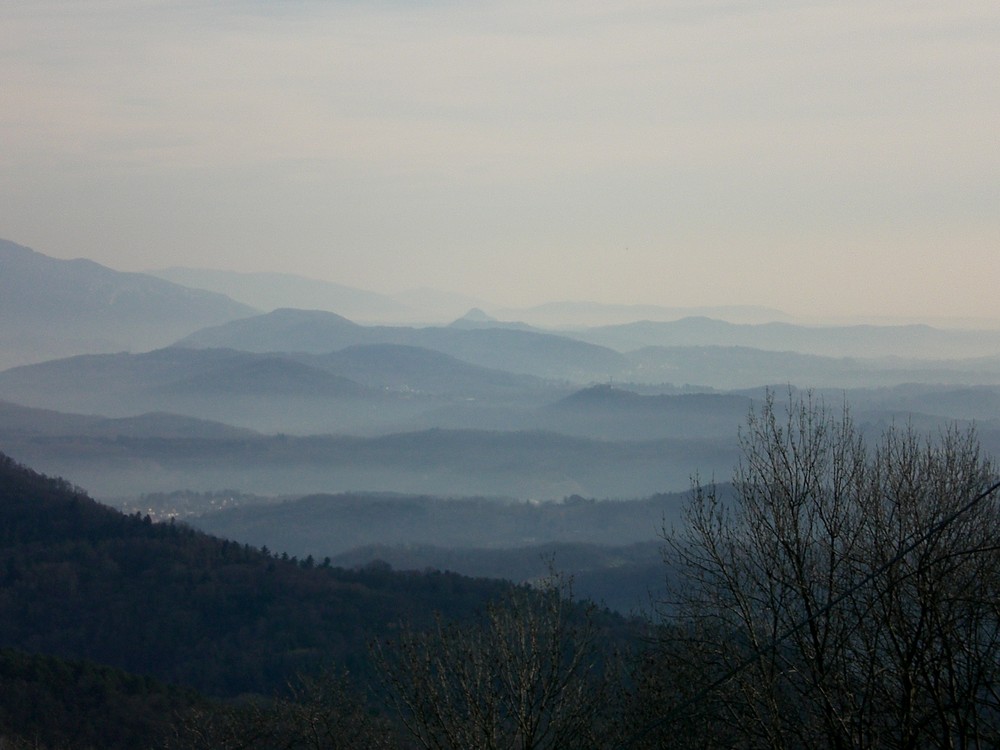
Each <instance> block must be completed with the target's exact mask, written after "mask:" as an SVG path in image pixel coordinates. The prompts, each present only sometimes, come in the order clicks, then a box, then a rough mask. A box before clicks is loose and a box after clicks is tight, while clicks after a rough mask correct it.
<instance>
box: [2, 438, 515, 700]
mask: <svg viewBox="0 0 1000 750" xmlns="http://www.w3.org/2000/svg"><path fill="white" fill-rule="evenodd" d="M386 567H387V566H386ZM506 585H507V584H504V583H501V582H498V581H488V580H476V579H470V578H465V577H462V576H458V575H454V574H449V573H437V572H429V573H425V574H402V573H394V572H392V571H391V570H388V569H386V568H385V567H379V566H371V567H369V568H367V569H365V570H361V571H346V570H342V569H337V568H331V567H329V566H328V565H323V564H322V563H318V562H316V561H313V560H311V559H307V560H304V561H297V560H295V559H294V558H292V559H287V558H285V557H283V556H282V557H278V556H275V555H273V554H270V553H268V552H266V551H265V552H262V551H258V550H256V549H254V548H251V547H248V546H243V545H239V544H236V543H234V542H227V541H223V540H220V539H216V538H214V537H211V536H208V535H207V534H203V533H200V532H196V531H193V530H191V529H189V528H187V527H185V526H182V525H180V524H153V523H151V522H150V521H149V520H148V519H142V518H140V517H138V516H126V515H123V514H121V513H119V512H117V511H114V510H112V509H110V508H107V507H104V506H101V505H100V504H98V503H96V502H95V501H93V500H91V499H90V498H89V497H87V496H86V495H85V494H84V493H83V492H82V491H80V490H79V489H77V488H74V487H72V486H71V485H70V484H69V483H67V482H65V481H62V480H59V479H50V478H47V477H44V476H42V475H40V474H37V473H35V472H33V471H31V470H29V469H26V468H24V467H22V466H19V465H17V464H16V463H15V462H14V461H12V460H11V459H10V458H8V457H7V456H5V455H3V454H0V647H7V648H16V649H20V650H22V651H26V652H32V653H45V654H53V655H58V656H60V657H64V658H74V659H89V660H92V661H96V662H100V663H104V664H109V665H112V666H115V667H118V668H121V669H124V670H127V671H130V672H134V673H138V674H147V675H152V676H154V677H156V678H159V679H161V680H164V681H167V682H170V683H174V684H179V685H186V686H190V687H193V688H195V689H198V690H200V691H203V692H205V693H207V694H210V695H218V696H227V695H238V694H241V693H246V692H259V693H265V694H268V693H273V692H275V691H276V690H278V689H280V688H281V687H282V686H283V685H284V684H285V683H286V681H287V679H288V678H289V677H290V676H291V675H293V674H294V673H296V672H310V671H315V670H316V669H319V668H324V667H347V668H350V669H351V670H352V671H354V672H355V673H356V674H357V673H363V672H364V671H365V670H366V669H367V662H366V660H367V654H368V647H367V644H368V642H369V641H370V639H372V638H374V637H378V636H379V635H381V634H384V633H386V632H388V631H389V630H391V629H393V628H394V627H395V626H396V625H398V624H399V623H400V622H413V623H414V624H418V625H420V624H424V623H428V622H429V620H430V618H431V616H432V613H434V612H440V613H442V614H443V615H444V616H445V617H446V618H456V619H462V618H463V617H465V616H467V615H468V614H469V613H470V612H472V611H473V610H475V609H477V608H479V607H481V606H483V604H484V603H485V601H486V600H488V599H490V598H492V597H494V596H496V595H498V594H499V592H500V591H501V590H502V589H503V588H504V587H505V586H506Z"/></svg>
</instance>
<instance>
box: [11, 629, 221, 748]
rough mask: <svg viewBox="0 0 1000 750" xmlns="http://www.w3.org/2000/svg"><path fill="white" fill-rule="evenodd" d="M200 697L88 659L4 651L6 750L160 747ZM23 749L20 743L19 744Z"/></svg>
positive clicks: (202, 703) (201, 702) (196, 704)
mask: <svg viewBox="0 0 1000 750" xmlns="http://www.w3.org/2000/svg"><path fill="white" fill-rule="evenodd" d="M205 704H206V702H205V701H204V700H202V699H200V698H199V697H198V696H196V695H195V694H194V693H193V692H192V691H189V690H182V689H179V688H173V687H169V686H166V685H163V684H162V683H159V682H157V681H156V680H153V679H150V678H148V677H139V676H136V675H131V674H128V673H126V672H122V671H121V670H117V669H112V668H111V667H106V666H102V665H99V664H94V663H92V662H86V661H80V660H66V659H60V658H57V657H54V656H45V655H41V654H26V653H23V652H21V651H15V650H13V649H6V648H5V649H0V747H2V748H8V747H14V748H16V747H24V748H28V747H31V748H61V749H64V750H70V749H71V748H72V749H73V750H84V749H85V748H88V749H89V748H101V750H131V749H132V748H138V747H153V746H158V745H159V743H161V742H162V741H163V740H164V739H165V738H166V737H168V736H169V734H170V733H171V730H172V729H173V723H174V721H175V717H176V716H177V715H178V714H179V713H181V712H183V711H186V710H188V709H190V708H191V707H193V706H199V705H205ZM18 742H19V743H21V744H16V743H18Z"/></svg>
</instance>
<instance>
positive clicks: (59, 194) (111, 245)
mask: <svg viewBox="0 0 1000 750" xmlns="http://www.w3.org/2000/svg"><path fill="white" fill-rule="evenodd" d="M0 237H3V238H6V239H10V240H13V241H15V242H20V243H22V244H26V245H29V246H31V247H34V248H35V249H37V250H39V251H41V252H44V253H46V254H49V255H53V256H56V257H63V258H70V257H79V256H83V257H89V258H92V259H94V260H96V261H98V262H101V263H104V264H106V265H109V266H112V267H113V268H117V269H120V270H144V269H150V268H157V267H164V266H172V265H186V266H200V267H211V268H226V269H233V270H274V271H286V272H290V273H298V274H302V275H306V276H312V277H316V278H323V279H327V280H331V281H337V282H340V283H343V284H349V285H352V286H358V287H362V288H366V289H372V290H377V291H398V290H402V289H405V288H409V287H416V286H433V287H438V288H443V289H449V290H453V291H460V292H464V293H467V294H470V295H474V296H479V297H482V298H484V299H486V300H489V301H493V302H496V303H498V304H507V305H526V304H533V303H538V302H542V301H546V300H551V299H592V300H597V301H604V302H645V303H654V304H664V305H708V304H761V305H768V306H772V307H778V308H782V309H784V310H786V311H788V312H790V313H793V314H801V315H821V316H822V315H852V314H856V315H888V316H904V317H910V316H928V317H930V316H942V315H945V316H961V317H970V316H983V317H990V318H1000V285H998V283H997V282H998V281H1000V3H997V2H996V0H982V1H979V0H953V1H951V2H941V0H926V1H925V0H914V1H912V2H896V1H894V0H863V1H862V0H835V1H831V2H825V1H823V0H816V1H814V2H806V1H802V2H800V1H798V0H788V1H786V2H782V1H780V0H771V1H770V2H763V1H754V2H750V1H747V2H725V1H721V0H720V1H718V2H716V1H713V0H699V1H695V2H685V1H684V0H678V1H676V2H670V1H660V2H652V1H648V0H615V1H614V2H607V1H606V0H601V1H600V2H597V1H595V0H566V1H562V0H555V1H549V0H505V1H504V2H489V1H477V2H458V1H457V0H427V1H426V2H424V1H421V0H391V1H388V0H387V1H385V2H379V1H377V0H376V1H373V2H366V1H364V0H343V1H340V0H329V1H324V2H305V1H302V2H296V1H294V0H292V1H289V0H283V1H282V2H278V0H267V1H264V0H257V1H250V0H244V1H243V2H194V1H187V2H182V1H180V0H177V1H170V0H164V1H162V2H160V1H157V0H148V1H144V0H90V1H88V0H71V1H67V2H53V1H52V0H3V2H2V4H0Z"/></svg>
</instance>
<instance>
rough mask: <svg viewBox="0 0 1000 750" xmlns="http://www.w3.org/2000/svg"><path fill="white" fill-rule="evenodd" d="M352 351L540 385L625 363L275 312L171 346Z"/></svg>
mask: <svg viewBox="0 0 1000 750" xmlns="http://www.w3.org/2000/svg"><path fill="white" fill-rule="evenodd" d="M358 344H402V345H407V346H417V347H423V348H426V349H433V350H435V351H439V352H443V353H445V354H448V355H450V356H452V357H456V358H457V359H460V360H463V361H465V362H468V363H470V364H474V365H479V366H480V367H489V368H494V369H502V370H507V371H509V372H514V373H521V374H529V375H535V376H538V377H546V378H560V379H571V380H578V381H579V380H582V381H584V382H586V381H587V380H590V379H594V378H597V379H606V378H607V377H609V376H613V375H616V374H618V373H620V372H622V371H623V370H624V369H625V368H626V367H627V365H628V361H627V360H626V359H625V357H623V356H622V355H621V354H619V353H617V352H614V351H612V350H610V349H608V348H606V347H603V346H597V345H594V344H589V343H586V342H583V341H577V340H575V339H573V338H569V337H566V336H558V335H555V334H551V333H542V332H537V331H526V330H513V329H507V328H493V327H490V328H478V327H477V328H472V329H461V328H451V327H443V328H441V327H426V328H410V327H404V326H361V325H358V324H357V323H354V322H352V321H350V320H348V319H347V318H345V317H343V316H341V315H337V314H335V313H330V312H325V311H321V310H295V309H281V310H275V311H273V312H270V313H266V314H264V315H258V316H255V317H251V318H244V319H242V320H237V321H233V322H230V323H224V324H221V325H217V326H212V327H209V328H206V329H203V330H201V331H198V332H196V333H193V334H191V335H189V336H186V337H184V338H182V339H180V340H179V341H178V342H177V346H186V347H194V348H209V347H221V348H231V349H240V350H243V351H250V352H310V353H314V354H323V353H328V352H333V351H337V350H340V349H344V348H346V347H348V346H354V345H358Z"/></svg>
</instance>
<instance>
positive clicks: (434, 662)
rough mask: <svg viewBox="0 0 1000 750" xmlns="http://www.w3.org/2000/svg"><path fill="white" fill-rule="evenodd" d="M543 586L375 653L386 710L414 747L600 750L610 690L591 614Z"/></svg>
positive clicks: (554, 582)
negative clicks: (471, 621) (389, 704)
mask: <svg viewBox="0 0 1000 750" xmlns="http://www.w3.org/2000/svg"><path fill="white" fill-rule="evenodd" d="M568 593H569V592H568V589H567V587H566V586H565V585H564V583H563V582H562V581H561V580H559V579H555V578H553V579H550V580H549V581H547V582H546V583H545V584H544V585H543V586H542V587H541V589H540V590H534V589H529V588H526V587H520V588H517V589H514V590H513V591H511V593H510V594H508V595H507V596H505V597H503V598H502V599H501V600H499V601H497V602H494V603H492V604H490V605H489V606H488V607H487V609H486V611H485V613H484V615H483V617H482V619H481V620H480V622H478V623H476V624H475V625H473V626H467V625H459V624H455V623H451V624H446V623H443V622H438V624H437V626H436V627H435V628H434V629H433V630H430V631H425V632H414V631H405V632H404V633H403V634H402V635H401V636H400V638H399V639H398V640H396V641H393V642H387V643H381V644H377V645H376V648H375V653H376V659H377V661H378V663H379V665H380V668H381V670H382V673H383V675H384V677H385V680H386V683H387V685H388V687H389V689H390V690H389V692H390V696H391V700H392V701H393V703H394V706H395V708H396V709H397V711H398V714H399V716H400V719H401V721H402V722H403V723H404V724H405V726H406V728H407V729H408V730H409V732H410V734H411V735H412V737H413V738H414V739H415V740H416V741H417V742H418V743H419V745H420V746H421V747H424V748H428V749H434V750H444V749H458V748H461V749H465V748H478V749H481V750H494V749H495V750H499V749H501V748H504V749H506V748H511V749H513V748H519V749H521V750H530V749H536V748H537V749H542V748H588V747H594V748H596V747H602V746H605V743H604V742H603V741H602V732H603V731H606V730H607V727H606V726H605V725H604V724H603V721H604V719H605V718H607V716H608V708H609V706H608V698H609V696H610V690H609V686H608V682H607V681H606V680H605V678H604V674H605V671H604V670H605V667H606V665H605V664H604V663H603V661H602V658H601V655H600V653H599V652H598V649H597V644H596V640H595V638H596V636H597V630H596V627H595V625H594V622H593V620H592V618H591V616H590V615H591V613H590V612H589V611H588V612H584V613H583V614H582V615H581V614H580V608H579V607H578V606H575V605H572V603H571V602H570V601H569V600H568V598H567V594H568Z"/></svg>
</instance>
